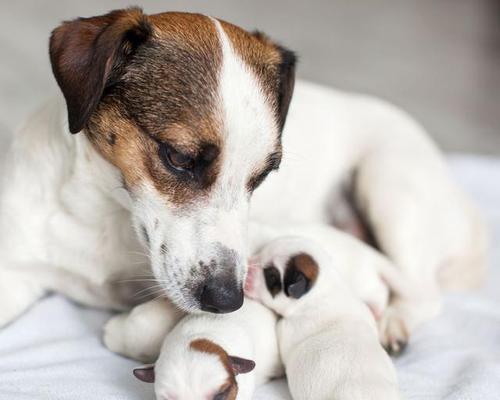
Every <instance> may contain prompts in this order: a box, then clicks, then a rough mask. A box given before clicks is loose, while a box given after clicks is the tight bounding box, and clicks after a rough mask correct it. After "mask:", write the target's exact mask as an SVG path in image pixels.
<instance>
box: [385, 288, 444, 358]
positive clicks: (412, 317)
mask: <svg viewBox="0 0 500 400" xmlns="http://www.w3.org/2000/svg"><path fill="white" fill-rule="evenodd" d="M440 310H441V301H440V298H439V297H431V298H430V299H425V300H423V299H411V300H409V299H401V298H397V299H395V300H393V301H392V302H391V303H390V304H389V306H388V307H387V308H386V309H385V311H384V312H383V314H382V316H381V318H380V319H379V320H378V330H379V337H380V342H381V343H382V345H383V346H384V347H385V349H386V350H387V352H388V353H389V354H390V355H392V356H396V355H399V354H401V353H402V352H403V350H404V349H405V348H406V346H407V344H408V341H409V338H410V335H411V334H412V333H413V332H414V330H415V329H416V328H417V327H418V326H420V325H421V324H422V323H423V322H426V321H428V320H430V319H432V318H434V317H435V316H437V315H438V314H439V311H440Z"/></svg>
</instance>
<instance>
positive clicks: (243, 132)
mask: <svg viewBox="0 0 500 400" xmlns="http://www.w3.org/2000/svg"><path fill="white" fill-rule="evenodd" d="M50 57H51V62H52V68H53V71H54V75H55V77H56V80H57V82H58V84H59V86H60V88H61V90H62V92H63V94H64V97H65V99H66V103H67V109H68V120H69V130H70V131H71V132H72V133H77V132H80V131H83V133H84V134H85V135H86V137H87V138H88V140H89V141H90V142H91V143H92V145H93V146H94V148H95V149H97V151H98V152H99V153H100V154H101V155H102V156H103V157H104V158H105V159H106V160H108V161H109V162H110V163H111V164H112V165H114V166H115V167H116V168H117V169H118V170H119V172H120V175H121V177H122V179H123V181H122V182H120V183H119V184H122V185H123V186H124V187H125V188H126V189H127V190H128V192H129V194H130V197H131V199H132V206H131V207H132V210H131V211H132V214H133V221H134V226H135V228H136V231H137V233H138V235H139V237H140V238H141V240H142V241H143V243H144V245H145V246H147V247H148V248H149V252H150V258H151V263H152V269H153V272H154V274H155V277H156V278H157V279H158V281H159V282H160V283H161V284H162V285H163V287H164V289H165V292H166V294H167V295H168V296H169V297H170V298H171V300H173V301H174V302H175V303H176V304H177V305H178V306H179V307H181V308H182V309H184V310H186V311H196V310H200V309H202V310H206V311H211V312H230V311H234V310H236V309H238V308H239V307H240V306H241V304H242V302H243V292H242V283H243V280H244V277H245V273H246V262H245V260H246V257H247V255H246V254H245V251H246V250H245V248H246V245H245V241H246V229H247V214H248V207H249V200H250V198H251V195H252V192H253V191H254V190H255V189H256V188H257V187H258V186H259V184H260V183H261V182H262V181H263V180H264V179H265V177H266V176H267V174H268V173H269V172H271V171H273V170H276V169H277V168H278V167H279V164H280V160H281V132H282V130H283V126H284V123H285V118H286V115H287V111H288V106H289V103H290V100H291V96H292V92H293V85H294V70H295V57H294V55H293V53H291V52H290V51H288V50H286V49H284V48H283V47H281V46H279V45H277V44H275V43H273V42H272V41H270V40H269V39H268V38H267V37H266V36H264V35H262V34H260V33H248V32H246V31H244V30H242V29H240V28H238V27H236V26H233V25H231V24H229V23H226V22H223V21H219V20H216V19H213V18H210V17H206V16H203V15H197V14H185V13H163V14H157V15H150V16H148V15H145V14H143V13H142V11H141V10H140V9H136V8H131V9H126V10H117V11H113V12H111V13H109V14H107V15H103V16H98V17H92V18H80V19H77V20H73V21H69V22H65V23H63V24H62V25H61V26H59V27H58V28H57V29H55V30H54V32H53V33H52V36H51V39H50Z"/></svg>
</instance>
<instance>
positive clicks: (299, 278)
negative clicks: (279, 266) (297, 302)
mask: <svg viewBox="0 0 500 400" xmlns="http://www.w3.org/2000/svg"><path fill="white" fill-rule="evenodd" d="M318 273H319V267H318V264H317V263H316V261H315V260H314V259H313V258H312V257H311V256H310V255H309V254H305V253H301V254H298V255H296V256H293V257H292V258H290V260H288V263H287V265H286V270H285V278H284V286H285V294H286V295H287V296H288V297H292V298H294V299H300V298H301V297H302V296H304V295H305V294H306V293H307V292H309V290H311V288H312V286H313V285H314V283H315V282H316V278H317V277H318Z"/></svg>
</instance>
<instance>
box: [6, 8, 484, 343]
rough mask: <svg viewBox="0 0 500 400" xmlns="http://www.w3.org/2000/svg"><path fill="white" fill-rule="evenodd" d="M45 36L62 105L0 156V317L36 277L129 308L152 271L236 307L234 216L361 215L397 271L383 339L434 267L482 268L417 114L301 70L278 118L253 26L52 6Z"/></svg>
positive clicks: (271, 73) (22, 303)
mask: <svg viewBox="0 0 500 400" xmlns="http://www.w3.org/2000/svg"><path fill="white" fill-rule="evenodd" d="M50 47H51V49H50V54H51V61H52V66H53V70H54V74H55V76H56V79H57V81H58V83H59V85H60V87H61V89H62V92H63V94H64V97H65V100H66V106H67V112H65V111H64V104H63V102H62V101H61V100H55V101H53V102H51V103H50V104H48V105H47V106H46V107H44V108H43V109H42V110H41V111H39V112H38V113H37V114H35V115H34V116H33V117H32V118H30V120H29V121H28V122H27V124H26V125H25V127H24V128H23V129H22V130H21V131H20V132H19V133H18V134H17V135H16V136H15V138H14V143H13V146H12V148H11V149H10V152H9V154H8V156H7V158H6V162H5V164H4V167H3V169H2V180H3V183H2V187H1V197H0V254H1V255H2V257H1V260H0V263H1V264H0V304H2V307H1V308H0V326H3V325H5V324H7V323H8V322H10V321H12V320H13V319H14V318H15V317H16V316H18V315H19V314H20V313H21V312H22V311H23V310H25V309H26V308H27V307H28V306H29V305H31V304H32V303H33V302H35V301H36V300H37V299H38V298H40V297H41V296H42V295H43V294H44V293H46V292H47V291H57V292H61V293H63V294H65V295H67V296H69V297H71V298H72V299H74V300H76V301H79V302H81V303H84V304H89V305H92V306H99V307H106V308H114V309H124V308H128V307H129V306H130V305H131V304H134V303H138V302H140V301H141V300H144V299H143V298H141V297H140V296H135V295H136V294H137V292H138V290H139V289H140V287H138V286H140V285H138V284H142V285H144V284H149V283H150V282H149V281H147V280H146V281H144V280H143V281H141V282H133V281H134V280H137V279H136V278H138V277H143V276H144V274H145V273H147V274H151V272H152V273H153V275H154V277H155V278H156V280H157V281H158V282H159V284H160V285H161V289H162V291H163V292H164V293H165V294H166V295H167V296H168V297H169V298H170V299H171V300H172V301H173V302H174V303H175V304H176V306H178V307H180V308H182V309H183V310H185V311H196V310H200V309H201V310H205V311H212V312H229V311H234V310H235V309H237V308H238V307H240V306H241V303H242V301H243V291H242V286H243V281H244V278H245V274H246V258H247V255H248V252H247V237H246V235H247V222H248V220H249V219H250V220H254V221H257V222H259V221H263V222H265V223H267V224H271V225H275V226H276V225H277V226H280V225H281V224H284V223H293V222H309V223H311V222H316V223H324V224H329V223H333V224H334V225H337V226H339V227H340V228H342V229H345V230H348V231H351V232H355V233H356V234H358V235H359V236H365V235H364V233H363V231H364V230H365V229H364V226H366V225H367V226H368V227H369V228H370V230H371V233H372V234H373V237H374V238H375V240H376V243H377V245H378V247H379V249H380V250H381V251H382V252H383V253H385V254H386V255H387V256H388V257H389V259H390V260H391V261H392V262H393V263H394V264H395V265H397V266H398V268H400V271H401V274H402V276H404V278H405V280H407V281H408V282H409V284H408V285H406V286H405V290H396V289H397V288H394V287H391V288H390V289H392V290H395V291H396V293H395V296H394V298H393V300H392V303H391V304H390V305H389V307H388V308H387V309H386V311H385V312H384V314H383V315H382V318H381V320H380V325H381V331H382V341H383V342H384V344H386V345H388V346H389V347H396V348H395V350H397V347H398V345H397V343H399V342H400V341H405V340H406V339H407V334H408V332H411V331H412V330H413V329H414V327H415V326H417V325H418V324H419V323H420V322H422V321H424V320H426V319H428V318H430V317H431V316H432V315H434V314H435V313H436V312H437V310H438V309H439V299H440V287H441V286H442V285H444V286H457V287H460V286H471V285H473V284H475V283H476V282H477V281H478V280H479V278H480V277H481V275H482V270H483V266H484V259H483V258H484V247H485V246H484V243H485V234H484V228H483V226H482V224H481V222H480V221H479V219H478V217H477V215H476V213H475V211H474V210H473V209H472V208H471V207H470V206H469V204H468V202H467V201H466V199H464V196H463V195H462V193H461V192H460V190H458V189H457V188H456V186H455V185H454V184H453V183H452V182H451V180H450V178H449V176H448V171H447V170H446V166H445V162H444V160H443V158H442V156H441V155H440V154H439V152H438V151H437V150H436V148H435V147H434V145H433V144H432V143H431V142H430V141H429V140H428V138H427V137H426V135H425V133H424V132H423V131H422V129H421V128H420V127H418V126H417V125H416V124H415V123H414V122H413V121H412V120H411V119H410V118H409V117H408V116H406V115H405V114H404V113H402V112H401V111H399V110H397V109H395V108H393V107H392V106H390V105H387V104H385V103H383V102H381V101H379V100H376V99H372V98H367V97H363V96H357V95H352V94H347V93H342V92H337V91H333V90H327V89H322V88H320V87H317V86H314V85H311V84H305V83H301V84H299V85H297V87H296V91H295V97H294V101H293V104H292V106H291V109H290V113H289V120H288V122H287V124H286V129H285V131H284V132H283V135H281V133H282V129H283V126H284V124H285V118H286V116H287V112H288V106H289V101H290V98H291V97H292V92H293V82H294V79H293V77H294V57H293V54H291V53H290V52H287V51H286V50H285V49H284V48H282V47H280V46H278V45H276V44H274V43H273V42H272V41H270V40H269V39H267V38H266V37H265V36H263V35H261V34H259V33H255V34H249V33H247V32H245V31H243V30H241V29H239V28H237V27H235V26H232V25H230V24H227V23H225V22H223V21H218V20H215V19H213V18H209V17H205V16H200V15H191V14H181V13H165V14H158V15H152V16H146V15H144V14H142V12H141V11H140V10H136V9H131V10H119V11H115V12H112V13H110V14H108V15H105V16H100V17H92V18H88V19H78V20H74V21H71V22H67V23H64V24H63V25H61V26H60V27H59V28H57V29H56V30H55V31H54V33H53V35H52V38H51V46H50ZM67 120H69V128H68V123H67ZM68 130H69V131H71V132H72V133H76V132H79V131H82V133H81V134H78V135H76V136H71V135H70V134H69V132H68ZM282 137H283V140H282V141H281V138H282ZM282 152H283V155H284V158H283V163H282V165H281V168H280V173H278V174H274V175H273V176H270V177H269V179H267V180H266V181H265V182H264V184H263V185H262V187H260V188H259V189H258V190H257V191H256V192H255V195H254V196H252V203H251V209H250V198H251V195H252V193H253V191H254V190H255V189H256V188H257V187H258V186H259V184H260V183H262V182H263V181H264V179H265V177H266V176H267V174H268V173H269V172H271V171H272V170H273V169H277V168H278V166H279V163H280V160H281V153H282ZM360 217H361V218H360ZM134 230H135V233H134ZM136 234H137V235H136ZM144 251H147V254H144ZM145 271H147V272H145Z"/></svg>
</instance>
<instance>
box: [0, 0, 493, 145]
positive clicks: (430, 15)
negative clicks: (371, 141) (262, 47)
mask: <svg viewBox="0 0 500 400" xmlns="http://www.w3.org/2000/svg"><path fill="white" fill-rule="evenodd" d="M133 4H134V3H130V2H129V1H119V0H66V1H63V0H21V1H8V0H0V110H1V111H0V130H2V131H12V130H14V129H15V128H16V127H17V126H18V125H19V124H20V123H22V121H23V120H24V119H25V118H26V117H27V116H28V114H29V113H30V112H31V111H32V110H33V109H34V108H36V107H37V106H38V105H39V104H40V103H41V102H42V101H43V100H44V99H45V98H46V97H48V96H49V95H51V94H53V93H56V92H57V87H56V85H55V82H54V80H53V78H52V74H51V70H50V65H49V61H48V53H47V46H48V37H49V34H50V31H51V30H52V29H53V28H54V27H55V26H56V25H58V24H59V23H60V22H61V21H63V20H66V19H71V18H74V17H78V16H92V15H98V14H102V13H105V12H107V11H109V10H111V9H115V8H121V7H126V6H129V5H133ZM135 4H137V5H139V6H141V7H143V8H144V10H145V12H147V13H156V12H161V11H173V10H184V11H196V12H201V13H205V14H210V15H213V16H217V17H220V18H222V19H226V20H228V21H229V22H233V23H235V24H237V25H240V26H242V27H244V28H247V29H250V30H252V29H259V30H262V31H264V32H266V33H268V34H269V35H271V36H272V37H273V38H275V39H277V40H278V41H280V42H282V43H283V44H285V45H287V46H288V47H290V48H292V49H294V50H296V51H297V53H298V55H299V57H300V66H299V72H298V75H299V77H300V78H304V79H309V80H312V81H316V82H320V83H324V84H328V85H331V86H335V87H338V88H341V89H345V90H351V91H361V92H366V93H370V94H374V95H377V96H380V97H383V98H385V99H388V100H390V101H392V102H394V103H396V104H398V105H400V106H401V107H403V108H405V109H406V110H407V111H409V112H410V113H411V114H413V115H414V116H416V117H417V118H418V119H419V120H420V122H421V123H422V124H423V125H424V126H425V127H426V128H427V129H428V131H429V132H430V133H431V134H432V135H433V136H434V138H435V139H436V140H437V141H438V142H439V144H440V145H441V146H442V147H443V148H444V149H445V150H447V151H460V152H474V153H485V154H500V1H498V0H310V1H306V0H281V1H272V0H252V1H244V0H210V1H196V0H184V1H180V0H168V1H158V0H156V1H155V0H143V1H137V2H136V3H135Z"/></svg>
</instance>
